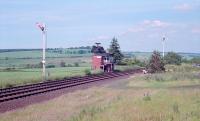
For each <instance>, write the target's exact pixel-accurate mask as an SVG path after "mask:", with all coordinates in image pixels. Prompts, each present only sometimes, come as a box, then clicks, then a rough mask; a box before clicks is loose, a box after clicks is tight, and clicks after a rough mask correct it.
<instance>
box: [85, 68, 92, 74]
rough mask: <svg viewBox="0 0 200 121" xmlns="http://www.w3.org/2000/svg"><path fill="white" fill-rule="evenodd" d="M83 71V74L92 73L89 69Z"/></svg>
mask: <svg viewBox="0 0 200 121" xmlns="http://www.w3.org/2000/svg"><path fill="white" fill-rule="evenodd" d="M84 72H85V75H91V74H92V72H91V70H90V69H85V70H84Z"/></svg>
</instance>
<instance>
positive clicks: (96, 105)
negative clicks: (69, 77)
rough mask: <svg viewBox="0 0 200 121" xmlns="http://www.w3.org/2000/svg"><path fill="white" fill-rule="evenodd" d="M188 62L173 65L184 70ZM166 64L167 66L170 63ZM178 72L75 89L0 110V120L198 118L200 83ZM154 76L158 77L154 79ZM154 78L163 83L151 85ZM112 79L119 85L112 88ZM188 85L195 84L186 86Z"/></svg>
mask: <svg viewBox="0 0 200 121" xmlns="http://www.w3.org/2000/svg"><path fill="white" fill-rule="evenodd" d="M189 66H190V65H182V66H173V67H175V68H176V69H179V70H180V71H181V70H182V72H184V69H185V68H188V67H189ZM167 68H168V69H171V66H168V67H167ZM181 68H182V69H181ZM182 72H176V73H175V72H166V73H160V74H152V75H139V76H136V77H135V76H133V77H130V78H129V79H126V80H121V81H114V82H112V83H109V84H106V85H104V86H101V87H92V88H89V89H85V90H80V91H75V92H72V93H68V94H65V95H63V96H61V97H58V98H56V99H53V100H50V101H47V102H42V103H40V104H34V105H31V106H28V107H26V108H22V109H18V110H14V111H10V112H7V113H4V114H0V120H2V121H19V120H20V121H33V120H36V121H55V120H56V121H199V119H200V84H199V83H197V82H196V81H195V80H198V78H197V77H193V76H190V75H185V74H184V75H185V76H184V77H182V76H183V75H180V73H182ZM188 73H189V74H200V71H199V69H198V68H191V70H190V71H188ZM157 76H159V78H162V79H157V78H158V77H157ZM168 76H170V77H168ZM147 77H148V78H147ZM165 78H166V79H165ZM160 80H162V81H160ZM183 80H184V81H186V82H187V83H185V84H184V85H185V86H186V87H182V85H183V84H182V83H183ZM155 82H157V83H159V84H163V85H162V86H160V85H159V86H155V85H156V84H155ZM116 83H119V84H118V86H121V87H123V88H115V86H116ZM168 83H173V84H168ZM133 84H134V85H133ZM144 85H145V86H144ZM192 85H196V86H198V85H199V87H196V88H195V87H194V88H187V86H192ZM124 87H125V88H124ZM163 87H164V88H163ZM179 87H182V88H179Z"/></svg>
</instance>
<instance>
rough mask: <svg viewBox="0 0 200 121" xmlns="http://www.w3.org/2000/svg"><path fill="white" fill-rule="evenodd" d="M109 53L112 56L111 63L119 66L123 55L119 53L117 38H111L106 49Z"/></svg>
mask: <svg viewBox="0 0 200 121" xmlns="http://www.w3.org/2000/svg"><path fill="white" fill-rule="evenodd" d="M108 51H109V53H110V54H111V55H113V61H114V63H116V64H119V63H120V62H121V61H122V59H123V57H124V56H123V54H122V53H121V51H120V46H119V44H118V41H117V38H115V37H114V38H113V39H112V41H111V44H110V48H109V49H108Z"/></svg>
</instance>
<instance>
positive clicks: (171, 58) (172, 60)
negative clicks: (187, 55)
mask: <svg viewBox="0 0 200 121" xmlns="http://www.w3.org/2000/svg"><path fill="white" fill-rule="evenodd" d="M164 60H165V64H175V65H181V62H182V57H181V56H180V55H179V54H177V53H175V52H168V53H167V55H166V56H165V57H164Z"/></svg>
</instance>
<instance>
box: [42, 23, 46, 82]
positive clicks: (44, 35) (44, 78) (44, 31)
mask: <svg viewBox="0 0 200 121" xmlns="http://www.w3.org/2000/svg"><path fill="white" fill-rule="evenodd" d="M43 26H44V30H43V31H42V39H43V50H42V51H43V54H42V65H43V70H42V73H43V74H42V76H43V81H45V80H46V69H45V68H46V67H45V64H46V60H45V57H46V55H45V54H46V39H47V37H46V34H47V30H46V25H45V24H44V25H43Z"/></svg>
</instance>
